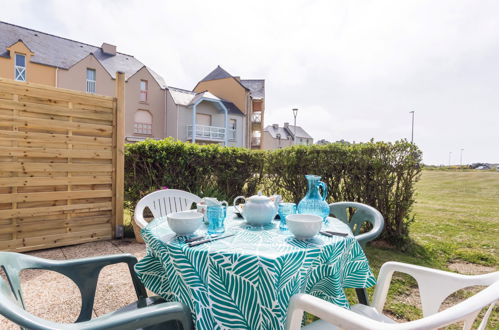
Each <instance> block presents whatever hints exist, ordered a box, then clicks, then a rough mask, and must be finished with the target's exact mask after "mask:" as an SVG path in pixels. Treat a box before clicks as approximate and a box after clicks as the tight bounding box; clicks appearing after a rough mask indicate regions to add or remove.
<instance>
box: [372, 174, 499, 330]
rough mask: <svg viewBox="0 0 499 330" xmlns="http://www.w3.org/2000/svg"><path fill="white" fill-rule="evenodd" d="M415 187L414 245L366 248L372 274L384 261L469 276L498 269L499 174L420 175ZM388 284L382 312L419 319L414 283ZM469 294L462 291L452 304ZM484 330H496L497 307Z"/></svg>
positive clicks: (397, 280) (402, 279) (405, 279)
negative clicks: (404, 248)
mask: <svg viewBox="0 0 499 330" xmlns="http://www.w3.org/2000/svg"><path fill="white" fill-rule="evenodd" d="M416 188H417V195H416V204H415V206H414V210H413V213H414V214H415V216H416V221H415V222H414V223H413V224H412V225H411V227H410V237H411V239H412V240H413V241H414V244H413V245H412V246H411V247H410V249H409V250H408V251H406V252H402V251H398V250H396V249H394V248H390V247H378V246H379V244H375V245H374V246H370V247H368V248H367V251H366V253H367V256H368V258H369V260H370V264H371V266H372V268H373V270H374V271H375V272H376V273H377V272H378V270H379V267H380V266H381V264H383V263H384V262H385V261H388V260H395V261H402V262H409V263H413V264H418V265H423V266H430V267H434V268H439V269H444V270H453V271H455V270H459V271H460V272H466V273H470V274H474V273H478V272H489V271H494V270H497V268H498V259H497V258H498V255H497V252H498V248H499V172H491V171H423V174H422V177H421V180H420V182H418V183H417V186H416ZM392 285H393V288H392V289H391V291H390V296H391V298H390V299H388V301H387V305H386V310H387V312H388V313H391V314H392V315H393V316H395V317H396V318H399V319H405V320H413V319H417V318H420V317H421V316H422V314H421V311H420V310H419V308H417V305H418V303H419V301H417V300H418V298H417V295H416V294H415V293H416V292H417V289H416V284H415V282H414V281H413V280H412V279H411V278H408V277H403V276H397V277H396V278H395V280H394V282H393V283H392ZM472 293H473V292H472V291H465V290H464V291H462V292H460V293H458V294H457V295H456V296H455V297H452V298H451V300H453V301H456V300H459V299H460V298H465V297H466V296H469V295H470V294H472ZM395 297H396V298H395ZM489 327H490V328H491V329H495V328H499V312H498V311H497V308H496V311H495V313H494V315H493V316H492V319H491V322H490V324H489Z"/></svg>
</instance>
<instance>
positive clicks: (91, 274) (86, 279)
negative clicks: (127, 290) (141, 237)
mask: <svg viewBox="0 0 499 330" xmlns="http://www.w3.org/2000/svg"><path fill="white" fill-rule="evenodd" d="M122 262H123V263H126V264H127V265H128V270H129V272H130V276H131V278H132V283H133V286H134V288H135V293H136V294H137V298H138V299H140V298H146V297H147V292H146V289H145V287H144V285H143V284H142V282H140V280H139V278H138V277H137V274H136V273H135V270H134V266H135V264H136V263H137V258H136V257H134V256H133V255H131V254H115V255H107V256H99V257H90V258H82V259H73V260H45V259H41V258H36V263H35V264H34V266H33V267H30V268H35V269H47V270H53V271H56V272H58V273H61V274H63V275H65V276H67V277H69V278H70V279H71V280H72V281H73V282H74V283H75V284H76V285H77V286H78V288H79V289H80V293H81V297H82V307H81V313H80V315H79V317H78V319H77V322H81V321H86V320H89V319H90V318H91V316H92V308H93V305H94V299H95V292H96V288H97V280H98V278H99V273H100V271H101V270H102V268H104V267H105V266H109V265H114V264H117V263H122Z"/></svg>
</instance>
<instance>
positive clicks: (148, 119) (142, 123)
mask: <svg viewBox="0 0 499 330" xmlns="http://www.w3.org/2000/svg"><path fill="white" fill-rule="evenodd" d="M133 132H134V133H136V134H147V135H151V134H152V115H151V113H150V112H149V111H146V110H137V112H136V113H135V117H134V124H133Z"/></svg>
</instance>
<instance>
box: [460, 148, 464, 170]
mask: <svg viewBox="0 0 499 330" xmlns="http://www.w3.org/2000/svg"><path fill="white" fill-rule="evenodd" d="M463 151H464V148H461V155H460V156H459V167H461V168H463Z"/></svg>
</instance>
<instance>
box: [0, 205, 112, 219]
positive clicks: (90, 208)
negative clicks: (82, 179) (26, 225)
mask: <svg viewBox="0 0 499 330" xmlns="http://www.w3.org/2000/svg"><path fill="white" fill-rule="evenodd" d="M107 210H112V203H111V202H105V203H91V204H72V205H60V206H50V207H48V206H44V207H32V208H23V209H15V210H0V219H8V218H15V217H33V216H41V215H47V214H54V213H58V212H60V213H64V214H66V213H69V214H76V213H82V212H96V211H107Z"/></svg>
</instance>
